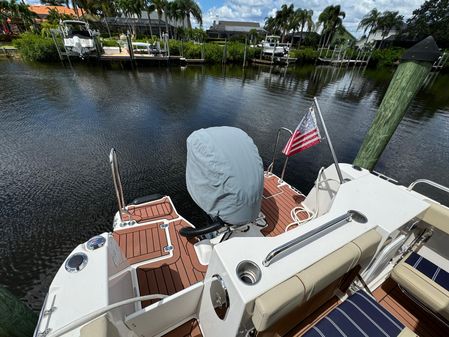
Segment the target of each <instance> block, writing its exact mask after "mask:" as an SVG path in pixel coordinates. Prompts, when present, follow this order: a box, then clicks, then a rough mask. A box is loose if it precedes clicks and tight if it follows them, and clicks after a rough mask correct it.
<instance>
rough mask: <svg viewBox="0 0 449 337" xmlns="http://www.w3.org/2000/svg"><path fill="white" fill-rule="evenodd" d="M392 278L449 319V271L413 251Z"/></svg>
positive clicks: (431, 308) (395, 268) (433, 310)
mask: <svg viewBox="0 0 449 337" xmlns="http://www.w3.org/2000/svg"><path fill="white" fill-rule="evenodd" d="M391 278H392V279H393V280H395V281H396V282H397V283H398V284H399V285H400V286H401V287H402V288H403V289H404V290H406V291H407V292H408V293H409V294H410V295H412V296H413V297H414V298H415V299H417V300H418V301H420V302H421V303H422V304H424V305H425V306H426V307H427V308H428V309H430V310H431V311H432V312H434V313H436V314H439V315H440V316H442V317H443V318H445V319H446V320H448V321H449V273H448V272H447V271H446V270H443V269H441V268H440V267H439V266H437V265H436V264H434V263H433V262H431V261H429V260H427V259H426V258H424V257H423V256H421V255H419V254H418V253H415V252H412V253H411V254H409V255H408V256H407V257H406V258H405V259H403V260H402V261H401V262H400V263H399V264H398V265H397V266H396V267H394V269H393V271H392V272H391Z"/></svg>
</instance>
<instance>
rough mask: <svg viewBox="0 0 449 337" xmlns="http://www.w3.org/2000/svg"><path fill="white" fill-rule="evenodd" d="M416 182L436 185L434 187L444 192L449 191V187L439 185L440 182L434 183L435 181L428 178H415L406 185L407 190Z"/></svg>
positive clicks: (416, 183)
mask: <svg viewBox="0 0 449 337" xmlns="http://www.w3.org/2000/svg"><path fill="white" fill-rule="evenodd" d="M418 184H427V185H430V186H433V187H436V188H438V189H440V190H442V191H444V192H446V193H449V187H446V186H443V185H440V184H438V183H436V182H434V181H432V180H429V179H418V180H415V181H414V182H412V183H411V184H410V186H409V187H408V190H409V191H411V190H413V187H415V186H416V185H418Z"/></svg>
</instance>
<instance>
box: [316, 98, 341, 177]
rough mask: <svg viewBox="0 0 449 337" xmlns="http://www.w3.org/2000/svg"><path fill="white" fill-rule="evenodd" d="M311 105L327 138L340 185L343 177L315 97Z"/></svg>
mask: <svg viewBox="0 0 449 337" xmlns="http://www.w3.org/2000/svg"><path fill="white" fill-rule="evenodd" d="M313 103H314V104H315V107H316V110H317V112H318V116H320V121H321V124H322V125H323V130H324V134H325V135H326V138H327V144H328V145H329V149H330V150H331V153H332V158H333V159H334V164H335V169H336V170H337V174H338V178H339V179H340V184H343V183H344V182H345V181H344V180H343V175H342V174H341V170H340V166H339V165H338V160H337V155H336V154H335V151H334V147H333V146H332V141H331V138H330V137H329V133H328V132H327V128H326V124H325V123H324V119H323V115H322V114H321V109H320V106H319V105H318V100H317V98H316V97H314V98H313Z"/></svg>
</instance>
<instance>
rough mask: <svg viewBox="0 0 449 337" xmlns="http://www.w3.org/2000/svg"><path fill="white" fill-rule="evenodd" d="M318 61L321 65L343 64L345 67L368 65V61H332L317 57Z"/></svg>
mask: <svg viewBox="0 0 449 337" xmlns="http://www.w3.org/2000/svg"><path fill="white" fill-rule="evenodd" d="M318 61H320V62H321V63H324V64H332V65H340V64H342V65H343V64H345V65H357V64H358V65H363V64H368V60H357V59H356V60H350V59H342V60H338V59H337V60H333V59H327V58H322V57H319V58H318Z"/></svg>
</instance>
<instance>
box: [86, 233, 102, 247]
mask: <svg viewBox="0 0 449 337" xmlns="http://www.w3.org/2000/svg"><path fill="white" fill-rule="evenodd" d="M105 243H106V239H105V238H104V237H102V236H101V235H97V236H94V237H93V238H90V239H89V241H87V243H86V247H87V249H89V250H95V249H98V248H101V247H103V246H104V244H105Z"/></svg>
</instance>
